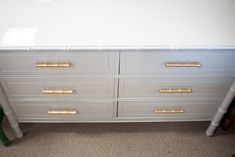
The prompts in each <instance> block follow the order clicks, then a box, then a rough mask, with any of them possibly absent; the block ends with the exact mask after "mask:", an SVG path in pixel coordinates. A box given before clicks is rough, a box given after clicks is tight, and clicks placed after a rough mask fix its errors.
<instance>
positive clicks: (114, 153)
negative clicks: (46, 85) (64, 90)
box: [0, 120, 235, 157]
mask: <svg viewBox="0 0 235 157" xmlns="http://www.w3.org/2000/svg"><path fill="white" fill-rule="evenodd" d="M208 125H209V122H181V123H129V124H128V123H125V124H123V123H122V124H22V125H21V127H22V128H23V130H24V132H25V133H24V138H23V139H21V140H16V139H14V134H13V132H12V130H11V129H10V128H9V124H8V122H7V121H6V120H5V122H4V129H5V131H6V133H7V135H8V137H10V139H11V140H12V145H11V146H10V147H4V146H3V145H0V157H231V156H232V154H234V153H235V128H232V129H231V130H230V131H227V132H224V131H221V130H220V129H218V130H217V132H216V134H215V136H214V137H207V136H206V135H205V129H206V128H207V126H208Z"/></svg>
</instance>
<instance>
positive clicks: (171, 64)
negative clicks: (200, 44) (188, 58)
mask: <svg viewBox="0 0 235 157" xmlns="http://www.w3.org/2000/svg"><path fill="white" fill-rule="evenodd" d="M165 66H166V67H201V63H199V62H166V63H165Z"/></svg>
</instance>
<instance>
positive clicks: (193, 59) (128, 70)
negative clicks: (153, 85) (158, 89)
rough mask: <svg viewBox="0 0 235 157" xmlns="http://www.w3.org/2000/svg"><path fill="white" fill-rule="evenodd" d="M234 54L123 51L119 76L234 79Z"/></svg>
mask: <svg viewBox="0 0 235 157" xmlns="http://www.w3.org/2000/svg"><path fill="white" fill-rule="evenodd" d="M234 60H235V51H234V50H233V51H232V50H230V51H229V50H227V51H203V50H201V51H192V50H190V51H186V50H185V51H140V52H136V51H125V52H122V53H121V60H120V62H121V64H120V66H121V69H120V71H121V74H122V75H133V74H135V75H140V74H145V75H146V74H147V75H158V74H160V75H162V76H164V75H165V76H167V75H169V76H178V75H179V76H180V75H189V76H193V75H203V76H216V77H218V76H231V77H234V76H235V62H234Z"/></svg>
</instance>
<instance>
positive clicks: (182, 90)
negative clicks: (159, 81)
mask: <svg viewBox="0 0 235 157" xmlns="http://www.w3.org/2000/svg"><path fill="white" fill-rule="evenodd" d="M159 92H160V93H192V92H193V90H192V89H191V88H161V89H160V90H159Z"/></svg>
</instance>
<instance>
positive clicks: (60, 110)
mask: <svg viewBox="0 0 235 157" xmlns="http://www.w3.org/2000/svg"><path fill="white" fill-rule="evenodd" d="M76 114H78V112H77V111H76V110H75V109H67V108H54V109H53V108H50V109H48V115H76Z"/></svg>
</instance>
